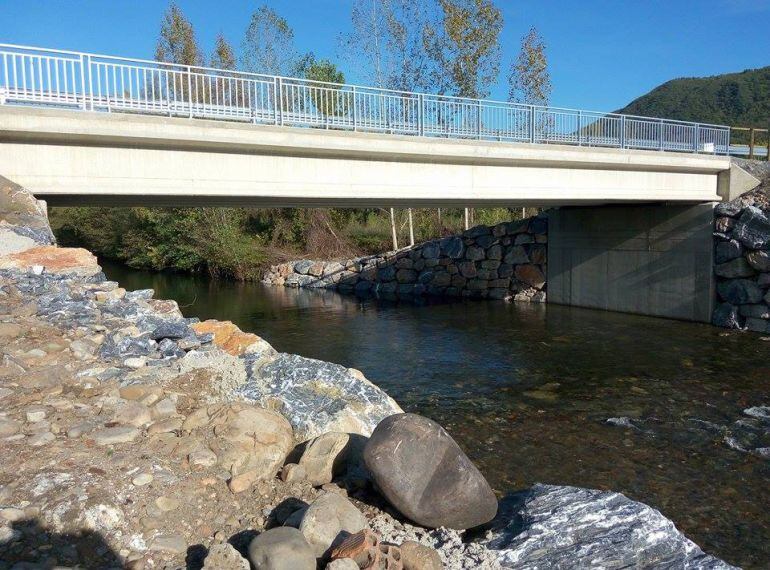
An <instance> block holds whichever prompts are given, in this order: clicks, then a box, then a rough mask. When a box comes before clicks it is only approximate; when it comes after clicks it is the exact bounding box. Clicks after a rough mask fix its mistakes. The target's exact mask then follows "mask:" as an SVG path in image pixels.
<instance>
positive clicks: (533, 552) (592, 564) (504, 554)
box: [481, 484, 733, 570]
mask: <svg viewBox="0 0 770 570" xmlns="http://www.w3.org/2000/svg"><path fill="white" fill-rule="evenodd" d="M481 542H482V544H484V545H485V546H486V547H487V548H490V549H492V550H494V551H497V554H498V560H499V562H500V565H501V566H502V567H503V568H527V569H536V568H682V569H709V570H717V569H719V570H722V569H724V570H728V569H732V568H733V567H732V566H730V565H729V564H726V563H725V562H723V561H721V560H719V559H717V558H714V557H713V556H709V555H707V554H705V553H704V552H703V551H702V550H701V549H700V548H698V546H697V545H696V544H694V543H693V542H691V541H690V540H688V539H687V538H686V537H685V536H684V535H683V534H682V533H681V532H679V531H678V530H677V529H676V527H675V526H674V523H672V522H671V521H670V520H668V519H667V518H666V517H664V516H663V515H662V514H660V513H659V512H658V511H656V510H655V509H653V508H651V507H648V506H647V505H644V504H642V503H637V502H635V501H632V500H631V499H628V498H627V497H625V496H624V495H622V494H620V493H613V492H608V491H597V490H592V489H581V488H577V487H557V486H553V485H539V484H538V485H535V486H534V487H532V488H531V489H529V490H527V491H523V492H520V493H516V494H514V495H511V496H509V497H506V498H505V499H503V501H501V503H500V512H499V514H498V516H497V517H496V519H495V521H494V522H493V523H492V528H491V531H490V532H489V533H488V534H487V536H486V537H485V538H484V539H483V540H482V541H481Z"/></svg>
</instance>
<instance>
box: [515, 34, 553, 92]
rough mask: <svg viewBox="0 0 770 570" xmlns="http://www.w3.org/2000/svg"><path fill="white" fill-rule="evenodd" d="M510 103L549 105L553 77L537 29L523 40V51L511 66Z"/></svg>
mask: <svg viewBox="0 0 770 570" xmlns="http://www.w3.org/2000/svg"><path fill="white" fill-rule="evenodd" d="M508 84H509V86H510V91H509V94H508V100H509V101H515V102H517V103H527V104H529V105H548V101H549V100H550V98H551V75H550V73H549V72H548V58H547V57H546V55H545V42H544V41H543V38H542V37H541V36H540V34H539V33H538V31H537V30H536V29H535V28H531V29H530V30H529V32H528V33H527V35H526V36H524V37H523V38H522V40H521V51H520V52H519V55H518V57H517V58H516V61H514V62H513V63H512V64H511V71H510V74H509V76H508Z"/></svg>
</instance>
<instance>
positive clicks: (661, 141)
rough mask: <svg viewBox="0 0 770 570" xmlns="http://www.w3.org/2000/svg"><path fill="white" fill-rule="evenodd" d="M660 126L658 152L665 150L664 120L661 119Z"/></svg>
mask: <svg viewBox="0 0 770 570" xmlns="http://www.w3.org/2000/svg"><path fill="white" fill-rule="evenodd" d="M658 124H659V125H660V127H659V129H660V133H659V135H660V136H659V137H658V138H659V139H660V140H659V141H658V150H663V119H661V120H660V121H659V123H658Z"/></svg>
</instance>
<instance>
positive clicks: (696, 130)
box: [692, 123, 700, 152]
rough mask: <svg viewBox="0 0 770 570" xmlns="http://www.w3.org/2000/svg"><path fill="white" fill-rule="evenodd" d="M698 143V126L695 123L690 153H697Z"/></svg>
mask: <svg viewBox="0 0 770 570" xmlns="http://www.w3.org/2000/svg"><path fill="white" fill-rule="evenodd" d="M699 141H700V124H698V123H695V135H694V137H693V141H692V151H693V152H698V143H699Z"/></svg>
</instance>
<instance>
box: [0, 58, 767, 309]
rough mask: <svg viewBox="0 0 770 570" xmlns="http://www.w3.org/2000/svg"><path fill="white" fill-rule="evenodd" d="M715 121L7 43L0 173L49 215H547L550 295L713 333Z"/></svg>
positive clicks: (724, 176)
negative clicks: (538, 211) (204, 210)
mask: <svg viewBox="0 0 770 570" xmlns="http://www.w3.org/2000/svg"><path fill="white" fill-rule="evenodd" d="M729 152H730V129H729V128H728V127H726V126H720V125H708V124H702V123H688V122H682V121H674V120H668V119H657V118H648V117H636V116H626V115H618V114H613V113H597V112H588V111H581V110H571V109H561V108H553V107H538V106H532V105H520V104H516V103H508V102H497V101H483V100H477V99H467V98H458V97H448V96H443V95H431V94H425V93H411V92H402V91H391V90H386V89H377V88H371V87H362V86H353V85H341V84H331V83H322V82H317V81H309V80H305V79H297V78H286V77H273V76H267V75H258V74H251V73H244V72H239V71H227V70H219V69H209V68H202V67H193V66H180V65H175V64H169V63H162V62H155V61H147V60H136V59H126V58H119V57H113V56H103V55H95V54H87V53H80V52H70V51H58V50H48V49H40V48H30V47H23V46H13V45H7V44H0V176H3V177H5V178H7V179H9V180H11V181H12V182H14V183H16V184H19V185H21V186H24V187H25V188H27V189H29V190H30V191H31V192H32V193H33V194H34V195H35V196H37V197H38V198H41V199H44V200H46V201H48V203H49V204H51V205H140V206H148V205H162V206H203V205H220V206H252V207H276V206H281V207H363V206H397V207H437V206H465V207H468V206H558V207H559V209H558V210H556V211H555V212H554V213H553V215H552V216H551V221H550V228H549V245H548V260H549V261H548V281H549V284H548V289H549V301H552V302H560V303H564V304H572V305H581V306H590V307H600V308H604V309H610V310H622V311H631V312H637V313H643V314H652V315H659V316H670V317H675V318H682V319H691V320H702V321H708V320H709V319H710V316H711V308H712V306H713V302H714V277H713V272H712V265H713V245H712V236H711V234H712V227H713V213H712V207H713V204H714V203H715V202H718V201H721V200H722V199H732V198H734V197H736V196H738V195H740V194H741V193H743V192H745V191H746V190H748V189H750V188H753V187H754V186H756V184H757V183H758V181H757V180H756V179H755V178H753V177H752V176H750V175H749V174H748V173H746V172H745V171H743V170H742V169H741V168H740V167H738V166H737V165H736V164H734V163H733V162H732V161H731V158H730V157H729Z"/></svg>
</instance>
